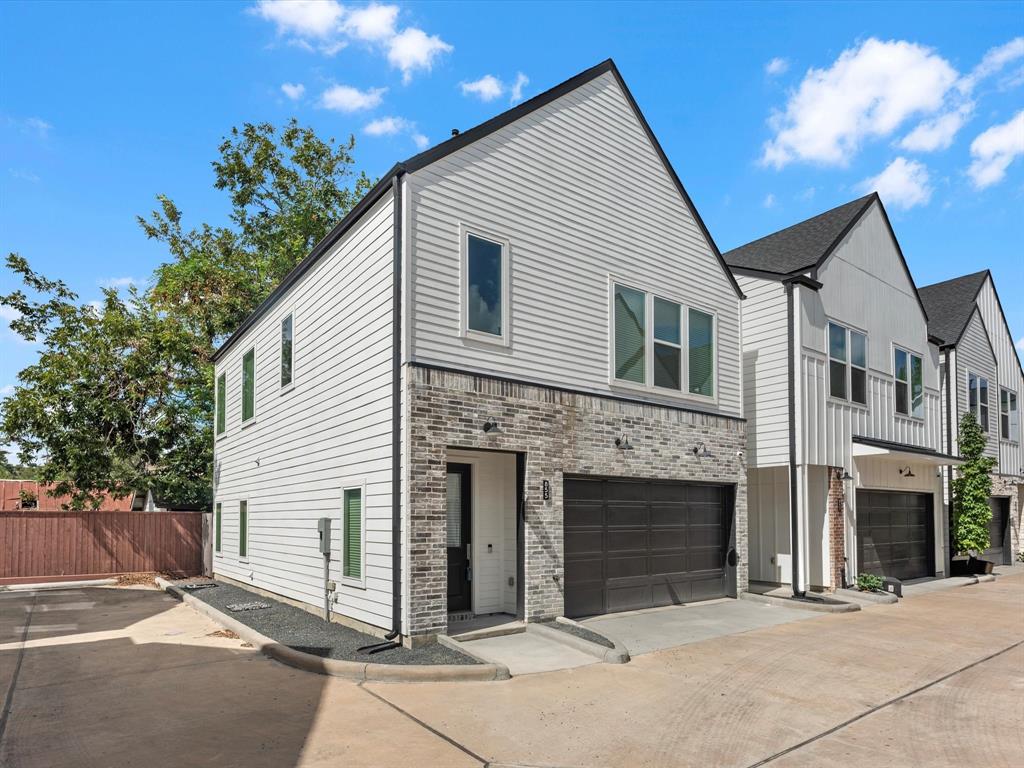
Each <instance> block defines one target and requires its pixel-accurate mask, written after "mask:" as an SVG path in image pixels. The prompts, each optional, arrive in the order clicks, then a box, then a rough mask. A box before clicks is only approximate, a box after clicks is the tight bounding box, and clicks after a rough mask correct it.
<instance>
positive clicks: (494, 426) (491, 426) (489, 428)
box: [484, 419, 501, 435]
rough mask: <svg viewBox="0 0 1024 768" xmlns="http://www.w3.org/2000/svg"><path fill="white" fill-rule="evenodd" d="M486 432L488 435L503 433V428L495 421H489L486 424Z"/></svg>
mask: <svg viewBox="0 0 1024 768" xmlns="http://www.w3.org/2000/svg"><path fill="white" fill-rule="evenodd" d="M484 432H486V433H487V434H488V435H489V434H491V433H492V432H501V427H499V426H498V422H497V421H495V420H494V419H488V420H487V421H485V422H484Z"/></svg>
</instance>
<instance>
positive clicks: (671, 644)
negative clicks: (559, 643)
mask: <svg viewBox="0 0 1024 768" xmlns="http://www.w3.org/2000/svg"><path fill="white" fill-rule="evenodd" d="M823 615H824V614H821V613H813V612H811V611H801V610H799V609H794V608H785V607H782V606H778V605H766V604H764V603H756V602H753V601H750V600H733V599H731V598H726V599H724V600H711V601H708V602H705V603H690V604H688V605H669V606H666V607H664V608H650V609H648V610H643V611H632V612H630V613H613V614H608V615H606V616H595V617H594V618H591V619H584V620H583V621H582V622H580V623H581V624H583V625H584V626H586V627H590V628H591V629H593V630H595V631H596V632H600V633H601V634H603V635H605V636H606V637H610V638H613V639H615V640H618V641H619V642H621V643H622V644H623V645H625V646H626V648H627V649H628V650H629V654H630V656H638V655H639V654H642V653H650V652H651V651H660V650H663V649H666V648H675V647H676V646H680V645H689V644H690V643H699V642H702V641H704V640H713V639H715V638H717V637H725V636H727V635H736V634H739V633H741V632H750V631H751V630H754V629H763V628H764V627H773V626H775V625H777V624H785V623H787V622H790V621H804V620H806V619H813V618H816V617H821V616H823Z"/></svg>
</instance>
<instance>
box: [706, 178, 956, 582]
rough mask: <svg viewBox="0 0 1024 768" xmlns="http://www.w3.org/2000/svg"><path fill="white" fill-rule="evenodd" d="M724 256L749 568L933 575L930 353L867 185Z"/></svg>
mask: <svg viewBox="0 0 1024 768" xmlns="http://www.w3.org/2000/svg"><path fill="white" fill-rule="evenodd" d="M724 257H725V260H726V262H728V264H729V266H730V267H731V268H732V270H733V273H734V274H735V275H736V277H737V279H738V281H739V283H740V287H741V288H742V289H743V291H744V293H745V294H746V296H747V298H746V301H744V302H743V367H744V394H745V398H746V416H747V420H748V421H747V435H748V445H749V450H748V455H747V467H748V485H747V507H748V515H749V525H750V547H749V548H750V579H751V581H759V582H766V583H769V584H791V585H792V587H793V591H794V592H795V593H797V594H800V593H804V592H806V590H808V589H813V590H830V589H834V588H837V587H841V586H843V585H844V583H851V582H853V581H854V580H855V579H856V577H857V575H858V574H860V573H874V574H879V575H885V576H894V577H896V578H900V579H911V578H915V577H924V576H933V575H943V574H944V573H946V568H947V555H946V552H947V546H946V540H947V530H948V526H947V524H946V520H945V516H944V509H945V507H944V505H943V496H942V480H941V476H940V471H939V470H940V467H942V466H943V465H945V464H948V463H950V462H955V461H956V460H955V459H954V458H953V457H951V456H946V455H945V453H948V449H946V448H945V447H944V445H943V441H942V439H941V414H940V407H939V395H940V390H939V350H938V346H937V344H936V343H935V340H934V339H931V338H929V335H928V326H927V320H928V318H927V315H926V313H925V310H924V307H923V306H922V304H921V300H920V298H919V296H918V292H917V289H916V287H915V285H914V280H913V277H912V276H911V274H910V271H909V269H908V268H907V264H906V261H905V260H904V258H903V254H902V252H901V250H900V246H899V243H898V242H897V240H896V237H895V235H894V233H893V231H892V227H891V225H890V223H889V219H888V216H887V215H886V212H885V209H884V207H883V206H882V202H881V200H880V199H879V197H878V195H877V194H870V195H867V196H866V197H862V198H860V199H858V200H853V201H851V202H849V203H846V204H845V205H841V206H839V207H837V208H834V209H833V210H830V211H827V212H825V213H822V214H820V215H818V216H815V217H813V218H811V219H808V220H806V221H803V222H801V223H799V224H796V225H794V226H792V227H789V228H787V229H783V230H781V231H779V232H776V233H774V234H772V235H768V236H767V237H764V238H761V239H760V240H756V241H754V242H752V243H749V244H747V245H744V246H742V247H740V248H737V249H735V250H733V251H730V252H728V253H726V254H724ZM794 553H796V555H795V556H794Z"/></svg>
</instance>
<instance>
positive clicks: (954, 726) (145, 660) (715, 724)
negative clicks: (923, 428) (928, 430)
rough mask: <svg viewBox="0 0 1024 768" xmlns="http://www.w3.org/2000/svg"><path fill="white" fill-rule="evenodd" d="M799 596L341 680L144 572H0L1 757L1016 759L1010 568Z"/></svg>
mask: <svg viewBox="0 0 1024 768" xmlns="http://www.w3.org/2000/svg"><path fill="white" fill-rule="evenodd" d="M725 605H726V606H728V605H729V604H725ZM752 607H759V606H757V604H752ZM691 609H692V608H684V609H679V611H678V613H682V612H683V611H686V610H691ZM705 609H706V610H708V611H711V610H712V609H715V606H714V605H707V606H704V607H702V608H701V611H703V610H705ZM718 610H719V611H720V610H721V609H718ZM665 614H666V616H667V617H671V612H665ZM648 615H652V616H654V615H657V614H656V613H651V614H648ZM695 615H699V613H697V614H690V620H691V621H692V620H693V617H694V616H695ZM764 615H774V614H770V613H769V614H764ZM809 616H810V618H809V619H808V620H802V619H801V620H796V621H786V622H784V623H776V624H775V625H774V626H762V627H760V628H751V629H749V630H747V631H743V632H740V633H736V634H730V635H724V636H717V637H713V638H711V639H699V638H696V637H694V638H693V640H692V641H691V642H689V643H687V644H684V645H681V646H679V647H675V648H671V649H667V650H661V651H654V650H652V651H649V652H645V653H641V654H640V655H639V656H638V657H637V658H634V659H633V660H632V661H631V662H630V663H629V664H625V665H611V664H589V665H587V666H581V667H577V668H574V669H566V670H563V671H560V672H551V673H544V674H532V675H525V676H522V677H518V678H514V679H512V680H509V681H505V682H491V683H483V682H465V683H393V684H388V683H363V684H357V683H353V682H350V681H346V680H341V679H337V678H327V677H322V676H319V675H314V674H310V673H307V672H302V671H299V670H296V669H292V668H290V667H286V666H283V665H281V664H279V663H277V662H275V661H271V660H269V659H267V658H265V657H263V656H262V655H260V654H258V653H256V652H255V651H253V650H252V649H250V648H246V647H244V644H243V643H242V642H241V641H240V640H238V639H236V638H232V637H230V636H225V633H223V632H221V631H220V630H219V628H218V627H217V625H215V624H213V623H212V622H211V621H209V620H208V619H206V618H204V617H202V616H200V615H199V614H197V613H195V612H194V611H192V610H191V609H190V608H188V607H187V606H185V605H183V604H181V603H178V602H176V601H174V600H172V599H171V598H169V597H167V596H166V595H164V594H163V593H161V592H158V591H156V590H146V589H115V588H110V589H78V590H63V591H57V592H46V593H42V592H41V593H37V594H26V593H22V594H15V593H5V594H0V695H5V696H6V700H7V701H8V703H9V706H8V708H7V709H6V710H5V712H4V714H3V716H2V717H3V719H2V721H0V765H3V766H5V768H6V767H7V766H10V767H11V768H35V767H36V766H40V767H42V766H46V767H47V768H48V767H49V766H55V765H69V766H70V765H74V766H76V767H81V768H92V767H94V766H95V767H96V768H99V767H101V766H102V767H103V768H109V767H110V766H118V768H120V767H121V766H140V767H141V768H165V766H166V767H167V768H170V767H171V766H174V767H175V768H178V767H179V766H183V765H189V766H216V767H217V768H228V767H231V766H239V767H241V766H274V768H282V767H285V768H286V767H288V766H303V767H304V768H305V767H306V766H328V765H339V764H344V765H347V766H389V765H423V766H463V765H465V766H469V765H477V766H479V765H484V764H490V765H506V766H538V765H540V766H561V767H564V768H568V767H570V766H618V765H627V764H628V765H631V766H666V765H673V766H689V765H694V766H697V765H700V766H704V765H716V766H718V765H721V766H749V765H752V764H755V763H758V762H759V761H768V762H769V763H771V764H776V763H777V764H782V765H815V766H848V765H883V764H884V765H909V764H915V765H918V764H920V765H960V764H967V763H972V764H973V763H979V762H980V763H981V764H985V765H993V766H994V765H1015V764H1018V763H1019V757H1020V755H1021V754H1024V729H1022V728H1021V727H1020V723H1021V722H1024V696H1021V691H1024V645H1022V643H1024V575H1018V574H1014V575H1012V576H1006V577H999V579H998V580H997V581H995V582H994V583H984V584H977V585H973V586H966V587H961V588H955V589H947V590H943V591H938V592H932V593H929V594H924V595H921V596H919V597H914V598H911V599H907V600H904V601H902V602H900V603H899V604H898V605H893V606H877V607H868V608H865V609H864V610H862V611H860V612H857V613H852V614H843V615H825V616H815V615H813V614H811V615H809ZM621 618H624V619H625V618H628V617H621ZM664 620H665V621H666V623H668V622H669V619H668V618H665V619H664ZM737 620H739V619H737ZM694 626H696V624H695V625H694ZM652 713H658V717H651V714H652ZM994 713H995V714H997V715H998V716H994Z"/></svg>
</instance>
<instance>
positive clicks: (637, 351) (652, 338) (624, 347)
mask: <svg viewBox="0 0 1024 768" xmlns="http://www.w3.org/2000/svg"><path fill="white" fill-rule="evenodd" d="M611 325H612V335H613V337H612V344H611V349H612V371H613V379H614V380H615V381H618V382H622V383H628V384H637V385H640V386H644V387H653V388H656V389H666V390H674V391H675V392H681V393H688V394H691V395H697V396H700V397H707V398H711V397H714V394H715V316H714V315H712V314H710V313H708V312H703V311H701V310H699V309H693V308H690V307H685V306H683V305H682V304H680V303H678V302H675V301H671V300H669V299H665V298H662V297H661V296H655V295H654V294H650V293H646V292H644V291H641V290H637V289H636V288H630V287H628V286H625V285H620V284H615V285H613V287H612V323H611Z"/></svg>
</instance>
